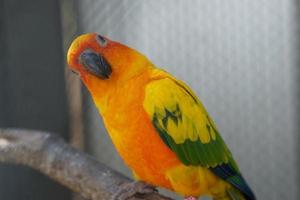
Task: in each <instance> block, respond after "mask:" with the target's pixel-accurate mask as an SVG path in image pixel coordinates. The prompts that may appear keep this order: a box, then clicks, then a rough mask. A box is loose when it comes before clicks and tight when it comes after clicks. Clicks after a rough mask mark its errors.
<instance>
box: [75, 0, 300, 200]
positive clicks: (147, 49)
mask: <svg viewBox="0 0 300 200" xmlns="http://www.w3.org/2000/svg"><path fill="white" fill-rule="evenodd" d="M77 4H78V11H79V17H78V19H79V24H80V32H81V33H84V32H99V33H101V34H103V35H106V36H108V37H109V38H112V39H113V40H117V41H120V42H122V43H125V44H127V45H129V46H131V47H133V48H135V49H137V50H139V51H140V52H142V53H143V54H145V55H146V56H147V57H148V58H149V59H150V60H151V61H153V63H154V64H156V65H157V66H160V67H162V68H163V69H165V70H167V71H169V72H170V73H172V74H173V75H175V76H176V77H178V78H180V79H182V80H184V81H185V82H186V83H188V84H189V85H190V86H191V88H192V89H193V90H194V91H195V92H196V94H197V95H198V96H199V97H200V99H201V100H202V102H203V103H204V105H205V106H206V108H207V110H208V111H209V113H210V114H211V116H212V117H213V118H214V120H215V122H216V124H217V125H218V127H219V130H220V132H221V134H222V136H223V138H224V139H225V141H226V143H227V144H228V146H229V148H230V149H231V150H232V152H233V155H234V157H235V159H236V160H237V162H238V163H239V165H240V168H241V171H242V173H243V174H244V176H245V177H246V179H247V180H248V182H249V184H250V185H251V186H252V188H253V190H254V191H255V193H256V195H257V198H258V199H273V200H277V199H278V200H279V199H290V200H292V199H293V200H296V199H299V194H298V187H299V186H298V183H299V179H298V178H297V177H299V174H298V172H297V152H298V150H299V149H297V146H296V142H297V139H299V137H298V134H299V126H298V124H297V122H298V119H299V114H297V110H296V105H298V101H299V99H297V98H298V97H297V96H296V92H295V91H296V90H297V89H298V88H297V87H299V84H298V83H299V82H298V80H297V78H296V76H295V74H296V73H297V72H299V71H297V68H298V67H299V62H298V56H299V37H300V36H299V19H300V18H299V5H298V2H297V1H294V0H286V1H282V0H260V1H259V0H252V1H234V0H228V1H218V0H211V1H198V0H188V1H180V0H163V1H160V0H152V1H132V0H131V1H130V0H110V1H105V0H101V1H93V0H86V1H77ZM297 82H298V83H297ZM297 84H298V85H297ZM298 108H299V106H298ZM85 113H86V115H85V118H86V122H87V128H86V132H87V134H88V136H87V137H88V138H87V144H88V150H89V151H90V152H91V153H93V154H94V155H96V156H97V158H98V159H99V160H101V161H102V162H105V163H107V164H109V165H111V166H112V167H113V168H115V169H117V170H119V171H121V172H123V173H126V174H130V173H129V170H128V169H127V168H126V167H125V166H124V164H123V162H122V161H121V159H120V158H119V156H118V155H117V153H116V151H115V150H114V147H113V146H112V144H111V142H110V139H109V137H108V136H107V135H106V134H105V129H104V127H103V125H102V122H101V120H100V118H99V117H98V113H97V111H96V109H95V108H94V106H93V103H92V101H91V99H87V101H86V104H85Z"/></svg>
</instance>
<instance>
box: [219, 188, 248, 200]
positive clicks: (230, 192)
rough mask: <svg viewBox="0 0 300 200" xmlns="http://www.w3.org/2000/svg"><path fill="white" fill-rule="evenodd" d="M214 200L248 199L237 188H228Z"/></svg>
mask: <svg viewBox="0 0 300 200" xmlns="http://www.w3.org/2000/svg"><path fill="white" fill-rule="evenodd" d="M213 200H247V199H246V197H245V196H244V195H243V193H242V192H240V191H239V190H238V189H236V188H235V187H230V188H227V189H226V190H225V191H223V192H222V193H219V194H217V195H216V194H215V195H214V196H213Z"/></svg>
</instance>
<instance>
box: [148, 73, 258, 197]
mask: <svg viewBox="0 0 300 200" xmlns="http://www.w3.org/2000/svg"><path fill="white" fill-rule="evenodd" d="M143 106H144V109H145V110H146V112H147V113H148V114H149V116H150V118H151V120H152V123H153V125H154V127H155V128H156V130H157V132H158V133H159V135H160V137H161V138H162V140H163V141H164V143H165V144H166V145H167V146H168V147H169V148H170V149H171V150H172V151H173V152H175V154H176V155H177V156H178V158H179V159H180V160H181V161H182V163H183V164H185V165H194V166H199V165H200V166H203V167H207V168H209V169H210V170H211V171H212V172H213V173H214V174H215V175H217V176H219V177H220V178H222V179H224V180H226V181H228V182H229V183H231V184H232V185H234V186H235V187H236V188H238V189H239V190H241V191H242V192H243V193H244V194H246V195H247V196H253V195H252V192H251V190H250V188H249V187H248V185H247V183H246V182H245V180H244V179H243V178H242V176H241V175H240V172H239V169H238V167H237V165H236V163H235V161H234V160H233V158H232V155H231V153H230V151H229V150H228V148H227V146H226V144H225V143H224V141H223V139H222V138H221V136H220V134H219V132H218V130H217V128H216V126H215V124H214V123H213V121H212V119H211V118H210V117H209V115H208V113H207V112H206V110H205V108H204V107H203V105H202V104H201V102H200V101H199V99H198V98H197V97H196V95H194V93H193V92H192V91H191V90H190V89H189V88H188V86H186V85H185V84H184V83H182V82H180V81H178V80H175V79H173V78H171V77H167V78H162V79H159V80H154V81H152V82H150V83H149V84H148V85H147V87H146V92H145V100H144V104H143ZM249 199H252V198H250V197H249Z"/></svg>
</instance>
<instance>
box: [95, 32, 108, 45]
mask: <svg viewBox="0 0 300 200" xmlns="http://www.w3.org/2000/svg"><path fill="white" fill-rule="evenodd" d="M96 40H97V42H98V43H99V44H100V46H101V47H105V46H106V45H107V40H106V39H105V38H104V37H102V36H101V35H97V37H96Z"/></svg>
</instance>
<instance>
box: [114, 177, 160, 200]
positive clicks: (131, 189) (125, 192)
mask: <svg viewBox="0 0 300 200" xmlns="http://www.w3.org/2000/svg"><path fill="white" fill-rule="evenodd" d="M153 192H157V189H155V187H154V186H152V185H149V184H147V183H144V182H141V181H135V182H132V183H128V184H123V185H121V186H120V187H119V189H118V191H117V192H116V194H114V195H113V197H112V200H126V199H129V198H130V197H133V196H135V195H136V194H149V193H153Z"/></svg>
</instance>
